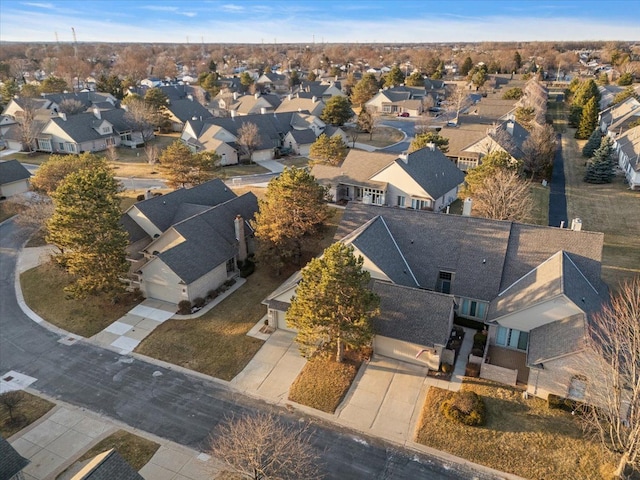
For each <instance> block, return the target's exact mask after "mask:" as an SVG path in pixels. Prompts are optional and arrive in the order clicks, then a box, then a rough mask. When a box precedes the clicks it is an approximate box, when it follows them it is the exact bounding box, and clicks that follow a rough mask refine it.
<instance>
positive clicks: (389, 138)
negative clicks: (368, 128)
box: [342, 127, 404, 148]
mask: <svg viewBox="0 0 640 480" xmlns="http://www.w3.org/2000/svg"><path fill="white" fill-rule="evenodd" d="M342 129H343V130H344V132H345V133H346V134H347V136H349V137H350V136H351V134H352V133H353V131H354V128H353V127H342ZM403 138H404V134H403V133H402V132H401V131H400V130H398V129H397V128H392V127H376V128H375V129H374V130H373V136H372V137H371V140H370V139H369V134H368V133H358V138H357V140H356V142H357V143H364V144H366V145H371V146H372V147H378V148H383V147H388V146H389V145H393V144H394V143H398V142H401V141H402V139H403ZM347 144H348V145H349V146H351V145H352V143H351V141H349V142H347Z"/></svg>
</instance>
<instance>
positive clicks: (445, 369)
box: [440, 363, 453, 373]
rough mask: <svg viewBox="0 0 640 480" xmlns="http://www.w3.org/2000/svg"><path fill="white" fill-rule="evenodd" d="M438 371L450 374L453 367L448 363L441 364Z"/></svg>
mask: <svg viewBox="0 0 640 480" xmlns="http://www.w3.org/2000/svg"><path fill="white" fill-rule="evenodd" d="M440 369H441V370H442V373H451V372H452V371H453V365H451V364H450V363H443V364H442V366H441V367H440Z"/></svg>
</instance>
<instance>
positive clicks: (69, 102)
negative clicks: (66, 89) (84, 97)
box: [58, 98, 86, 115]
mask: <svg viewBox="0 0 640 480" xmlns="http://www.w3.org/2000/svg"><path fill="white" fill-rule="evenodd" d="M85 110H86V109H85V107H84V105H83V103H82V102H80V101H78V100H76V99H75V98H65V99H64V100H62V101H61V102H60V104H59V105H58V111H59V112H62V113H66V114H67V115H75V114H77V113H82V112H84V111H85Z"/></svg>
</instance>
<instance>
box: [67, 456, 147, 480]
mask: <svg viewBox="0 0 640 480" xmlns="http://www.w3.org/2000/svg"><path fill="white" fill-rule="evenodd" d="M116 478H117V479H118V480H144V478H143V477H142V475H140V474H139V473H138V472H136V471H135V470H134V469H133V467H132V466H131V465H129V464H128V463H127V461H126V460H125V459H124V458H122V456H121V455H120V454H119V453H118V452H117V451H116V450H115V449H114V448H112V449H111V450H107V451H106V452H102V453H100V454H98V455H96V456H95V457H93V458H92V459H91V460H90V461H89V463H88V464H87V465H85V466H84V468H82V470H80V471H79V472H78V473H76V474H75V475H74V476H73V477H72V478H71V480H113V479H116Z"/></svg>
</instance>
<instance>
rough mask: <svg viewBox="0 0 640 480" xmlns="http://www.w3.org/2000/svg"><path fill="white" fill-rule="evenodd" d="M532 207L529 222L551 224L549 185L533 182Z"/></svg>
mask: <svg viewBox="0 0 640 480" xmlns="http://www.w3.org/2000/svg"><path fill="white" fill-rule="evenodd" d="M531 200H532V208H531V213H530V215H529V218H528V219H527V223H532V224H534V225H544V226H547V225H549V187H543V186H542V184H541V183H531Z"/></svg>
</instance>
